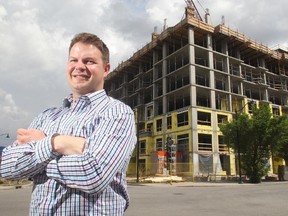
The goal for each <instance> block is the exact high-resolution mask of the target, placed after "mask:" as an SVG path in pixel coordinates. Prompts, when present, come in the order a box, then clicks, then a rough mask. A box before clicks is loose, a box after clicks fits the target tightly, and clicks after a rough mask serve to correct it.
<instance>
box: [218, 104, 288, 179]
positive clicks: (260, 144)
mask: <svg viewBox="0 0 288 216" xmlns="http://www.w3.org/2000/svg"><path fill="white" fill-rule="evenodd" d="M286 119H287V118H284V117H281V118H280V117H275V118H272V113H271V109H270V108H269V106H268V105H263V106H261V107H260V108H257V107H256V106H253V107H252V113H251V114H250V115H247V114H245V113H242V114H240V115H239V117H238V118H237V119H234V120H233V121H232V122H229V123H227V124H223V125H222V126H221V127H220V130H221V132H222V133H223V135H224V141H225V142H226V143H227V145H228V146H229V147H232V148H233V149H235V150H236V152H238V151H240V154H241V164H242V168H243V170H244V171H245V173H246V175H247V176H248V177H249V179H250V182H251V183H260V182H261V177H263V176H265V175H267V173H268V170H269V166H268V165H267V162H268V159H269V158H270V157H271V154H272V153H273V152H275V154H279V152H280V151H279V150H280V149H281V148H280V147H279V146H280V144H281V145H282V146H284V145H283V143H288V135H287V132H288V131H287V129H288V124H287V120H286ZM280 123H281V124H280ZM283 126H285V127H284V128H283ZM237 132H238V139H239V147H240V149H238V141H237Z"/></svg>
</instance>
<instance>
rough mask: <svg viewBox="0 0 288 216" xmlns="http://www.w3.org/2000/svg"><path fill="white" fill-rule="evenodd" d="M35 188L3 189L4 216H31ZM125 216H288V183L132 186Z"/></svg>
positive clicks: (0, 194)
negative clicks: (30, 209) (29, 212)
mask: <svg viewBox="0 0 288 216" xmlns="http://www.w3.org/2000/svg"><path fill="white" fill-rule="evenodd" d="M31 190H32V186H31V185H30V186H24V187H21V188H18V189H15V187H9V188H7V187H6V188H4V187H0V200H1V202H0V216H10V215H11V216H23V215H24V216H25V215H28V210H29V202H30V194H31ZM128 190H129V194H130V197H131V204H130V207H129V208H128V210H127V211H126V213H125V216H138V215H140V216H142V215H143V216H146V215H149V216H163V215H165V216H186V215H187V216H188V215H189V216H191V215H193V216H204V215H205V216H210V215H211V216H212V215H213V216H226V215H227V216H228V215H229V216H238V215H239V216H240V215H241V216H258V215H259V216H260V215H261V216H286V215H288V181H284V182H262V183H260V184H248V183H244V184H238V183H213V182H199V183H196V182H178V183H174V182H172V183H137V184H136V183H130V184H129V185H128Z"/></svg>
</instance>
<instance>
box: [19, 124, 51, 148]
mask: <svg viewBox="0 0 288 216" xmlns="http://www.w3.org/2000/svg"><path fill="white" fill-rule="evenodd" d="M45 137H46V135H45V134H44V133H43V131H40V130H38V129H34V128H31V129H23V128H19V129H18V130H17V143H18V145H23V144H26V143H28V142H31V141H38V140H41V139H43V138H45Z"/></svg>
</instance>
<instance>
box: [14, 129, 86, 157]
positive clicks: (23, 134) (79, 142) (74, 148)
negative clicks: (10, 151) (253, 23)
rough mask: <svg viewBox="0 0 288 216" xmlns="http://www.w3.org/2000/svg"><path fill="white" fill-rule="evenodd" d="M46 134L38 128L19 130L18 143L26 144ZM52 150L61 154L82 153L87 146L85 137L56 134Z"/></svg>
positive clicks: (42, 137)
mask: <svg viewBox="0 0 288 216" xmlns="http://www.w3.org/2000/svg"><path fill="white" fill-rule="evenodd" d="M45 137H46V134H45V133H44V132H43V131H41V130H38V129H34V128H31V129H23V128H20V129H18V130H17V141H16V143H17V145H24V144H27V143H29V142H31V141H39V140H41V139H44V138H45ZM51 147H52V151H53V152H54V153H56V154H59V155H80V154H82V153H83V150H84V147H85V139H84V138H82V137H74V136H63V135H54V136H52V138H51Z"/></svg>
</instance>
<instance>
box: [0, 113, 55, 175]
mask: <svg viewBox="0 0 288 216" xmlns="http://www.w3.org/2000/svg"><path fill="white" fill-rule="evenodd" d="M50 111H51V110H50ZM48 113H49V110H46V111H44V112H43V113H41V114H40V115H39V116H38V117H37V118H35V119H34V121H33V122H32V123H31V125H30V127H29V128H40V127H41V122H43V120H44V119H46V118H47V114H48ZM51 138H52V135H49V136H47V137H46V138H44V139H42V140H40V141H37V142H35V141H33V142H29V143H27V144H24V145H17V143H16V142H14V143H13V144H12V145H10V146H8V147H6V148H5V149H4V150H3V152H2V161H1V166H0V173H1V176H2V177H3V178H6V179H13V180H17V179H21V178H27V177H31V176H33V175H35V174H38V173H40V172H42V171H43V170H45V169H46V166H47V164H48V163H49V161H51V160H52V159H55V158H56V157H57V155H56V154H54V153H53V152H52V147H51V144H50V143H51Z"/></svg>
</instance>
